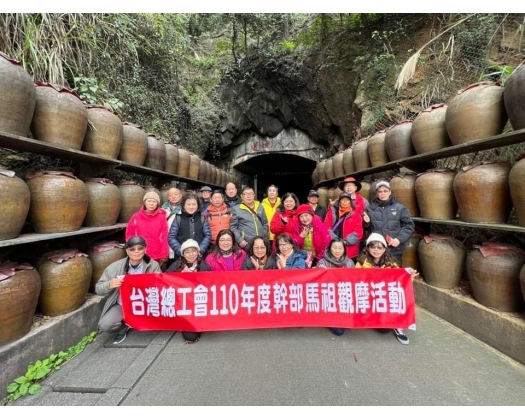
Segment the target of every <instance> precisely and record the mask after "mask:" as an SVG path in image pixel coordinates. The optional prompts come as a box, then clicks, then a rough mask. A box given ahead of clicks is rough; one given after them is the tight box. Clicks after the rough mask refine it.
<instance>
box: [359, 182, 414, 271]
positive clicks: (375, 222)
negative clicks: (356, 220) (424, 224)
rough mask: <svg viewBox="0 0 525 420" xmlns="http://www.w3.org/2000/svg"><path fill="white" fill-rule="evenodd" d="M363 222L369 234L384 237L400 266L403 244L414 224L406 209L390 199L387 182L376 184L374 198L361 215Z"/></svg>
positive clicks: (393, 199)
mask: <svg viewBox="0 0 525 420" xmlns="http://www.w3.org/2000/svg"><path fill="white" fill-rule="evenodd" d="M363 221H364V222H365V226H366V228H367V229H369V230H370V232H371V233H379V234H380V235H383V236H384V237H385V239H386V241H387V243H388V248H389V250H390V253H391V254H392V255H393V256H394V257H395V258H396V260H397V261H398V262H399V265H401V257H402V255H403V252H404V251H405V243H406V242H407V241H408V240H409V239H410V237H411V236H412V233H413V232H414V222H413V220H412V218H411V217H410V212H409V211H408V209H407V208H406V207H405V206H404V205H403V204H401V203H398V202H397V201H396V199H395V198H394V197H392V189H391V187H390V183H388V182H387V181H379V182H378V183H377V184H376V198H374V199H373V200H372V202H371V203H370V204H369V205H368V207H367V208H366V211H365V212H364V213H363Z"/></svg>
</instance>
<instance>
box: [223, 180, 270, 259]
mask: <svg viewBox="0 0 525 420" xmlns="http://www.w3.org/2000/svg"><path fill="white" fill-rule="evenodd" d="M241 197H242V203H241V204H237V205H236V206H235V207H234V208H233V209H232V218H231V220H230V229H231V230H232V231H233V233H234V234H235V241H236V243H237V244H238V245H239V246H240V247H241V248H243V249H244V248H246V247H247V246H248V243H249V242H250V241H251V240H252V239H253V237H254V236H257V235H262V236H268V219H267V218H266V213H265V212H264V208H263V206H262V205H261V203H260V202H259V201H257V200H256V199H255V192H254V190H253V188H252V187H250V186H247V185H246V186H244V187H243V189H242V193H241Z"/></svg>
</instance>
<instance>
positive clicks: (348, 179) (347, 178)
mask: <svg viewBox="0 0 525 420" xmlns="http://www.w3.org/2000/svg"><path fill="white" fill-rule="evenodd" d="M347 182H351V183H353V184H355V186H356V187H357V191H359V190H360V189H361V183H360V182H359V181H358V180H357V179H355V178H354V177H353V176H348V177H346V178H345V179H343V180H342V181H339V183H338V184H337V188H339V189H340V190H343V191H344V189H345V184H346V183H347Z"/></svg>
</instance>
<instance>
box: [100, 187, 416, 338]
mask: <svg viewBox="0 0 525 420" xmlns="http://www.w3.org/2000/svg"><path fill="white" fill-rule="evenodd" d="M338 186H339V188H340V189H341V190H342V191H343V192H342V193H341V194H340V195H339V197H337V199H336V200H334V201H330V203H329V206H328V208H327V209H325V208H324V207H323V206H321V205H320V204H319V203H318V201H319V194H318V193H317V191H315V190H312V191H310V192H309V194H308V197H307V201H308V203H304V204H301V203H300V202H299V199H298V198H297V196H296V195H295V194H294V193H293V192H287V193H285V194H283V195H282V197H279V191H278V188H277V186H275V185H270V186H269V187H268V189H267V197H266V198H264V200H262V202H259V201H257V200H256V199H255V192H254V190H253V188H251V187H249V186H244V187H243V188H242V190H241V195H240V196H239V195H238V193H237V187H236V185H235V184H234V183H232V182H230V183H228V184H227V185H226V189H225V192H223V191H222V190H213V191H212V190H211V188H210V187H207V186H205V187H203V188H201V191H200V192H201V194H200V196H199V195H198V194H197V193H195V192H191V191H190V192H185V193H184V194H183V193H182V191H181V190H180V189H178V188H171V189H170V190H169V191H168V201H166V202H165V203H161V202H160V197H159V195H158V194H157V193H155V192H152V191H150V192H147V193H146V194H145V195H144V201H143V206H142V208H141V209H140V210H139V211H138V212H137V213H135V214H134V215H133V216H132V217H131V219H130V221H129V222H128V225H127V228H126V235H125V236H126V252H127V257H126V258H124V259H123V260H120V261H117V262H116V263H113V264H111V265H110V266H108V268H107V269H106V271H105V272H104V274H103V275H102V277H101V279H100V280H99V282H98V283H97V286H96V292H97V293H98V294H101V295H106V294H109V293H112V294H111V297H110V298H109V299H108V301H107V303H106V307H105V308H104V311H103V315H102V318H101V321H100V323H99V327H100V329H101V330H102V331H108V332H116V336H115V341H114V342H115V343H119V342H122V341H123V340H124V339H125V338H126V333H127V331H128V329H129V328H128V327H127V326H126V325H125V324H123V322H122V310H121V309H120V306H119V305H120V302H119V301H118V299H119V296H118V293H116V292H115V291H118V288H119V287H120V285H121V284H122V277H123V276H124V275H125V274H134V273H146V272H162V271H163V272H198V271H237V270H273V269H277V270H286V269H305V268H321V269H328V268H352V267H358V268H393V267H401V257H402V254H403V252H404V247H405V243H406V241H408V239H409V238H410V236H411V235H412V233H413V231H414V223H413V221H412V219H411V217H410V214H409V211H408V209H407V208H406V207H405V206H404V205H402V204H400V203H398V202H397V201H396V200H395V198H394V197H393V196H392V191H391V187H390V184H389V183H388V182H387V181H380V182H378V183H376V188H375V198H374V199H373V200H371V202H370V203H369V202H368V200H366V199H365V198H364V197H363V196H362V195H360V194H359V191H360V190H361V183H360V182H359V181H358V180H356V179H355V178H353V177H348V178H345V179H344V180H343V181H341V182H340V183H339V185H338ZM146 246H147V253H146ZM409 271H410V273H411V274H412V275H413V276H414V275H416V274H417V272H415V270H412V269H409ZM115 307H118V308H115ZM119 317H120V320H119ZM331 331H332V332H333V333H334V334H336V335H342V334H343V333H344V329H340V328H331ZM388 331H390V330H386V332H388ZM393 332H394V334H395V336H396V338H397V339H398V340H399V341H400V342H401V343H403V344H408V337H407V336H406V335H405V334H404V332H403V330H401V329H394V330H393ZM182 335H183V337H184V339H185V340H186V342H187V343H193V342H195V341H197V340H198V339H199V337H200V334H199V333H194V332H193V333H192V332H183V333H182Z"/></svg>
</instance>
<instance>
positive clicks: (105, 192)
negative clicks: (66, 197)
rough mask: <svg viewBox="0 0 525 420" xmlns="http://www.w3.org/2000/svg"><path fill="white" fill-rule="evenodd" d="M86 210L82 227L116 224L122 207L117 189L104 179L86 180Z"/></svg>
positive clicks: (111, 182)
mask: <svg viewBox="0 0 525 420" xmlns="http://www.w3.org/2000/svg"><path fill="white" fill-rule="evenodd" d="M85 184H86V188H87V191H88V209H87V213H86V217H85V219H84V226H87V227H96V226H111V225H114V224H115V223H116V222H117V219H118V216H119V214H120V208H121V206H122V199H121V197H120V190H119V188H118V187H117V186H116V185H115V184H114V183H113V181H111V180H110V179H106V178H89V179H86V182H85Z"/></svg>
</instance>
